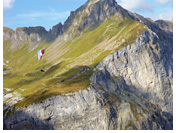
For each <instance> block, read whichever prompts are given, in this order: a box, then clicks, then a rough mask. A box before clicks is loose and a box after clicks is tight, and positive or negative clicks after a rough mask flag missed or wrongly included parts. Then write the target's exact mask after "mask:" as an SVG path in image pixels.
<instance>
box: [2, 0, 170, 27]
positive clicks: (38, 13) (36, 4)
mask: <svg viewBox="0 0 176 133" xmlns="http://www.w3.org/2000/svg"><path fill="white" fill-rule="evenodd" d="M86 1H87V0H3V26H5V27H9V28H12V29H14V30H15V29H16V28H17V27H29V26H43V27H45V28H46V30H49V29H51V28H52V26H54V25H56V24H58V23H59V22H62V23H64V22H65V20H66V19H67V18H68V16H69V14H70V11H74V10H76V9H77V8H78V7H80V6H81V5H83V4H84V3H85V2H86ZM116 1H117V3H118V4H119V5H121V6H122V7H124V8H125V9H127V10H130V11H132V12H136V13H138V14H140V15H142V16H144V17H150V18H151V19H153V20H157V19H166V20H172V19H173V0H116Z"/></svg>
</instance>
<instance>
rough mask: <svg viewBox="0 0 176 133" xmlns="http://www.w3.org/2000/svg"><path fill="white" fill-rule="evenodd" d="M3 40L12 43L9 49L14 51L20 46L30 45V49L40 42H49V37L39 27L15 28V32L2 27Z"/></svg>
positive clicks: (43, 29)
mask: <svg viewBox="0 0 176 133" xmlns="http://www.w3.org/2000/svg"><path fill="white" fill-rule="evenodd" d="M3 39H4V40H8V41H10V42H11V43H12V45H11V47H10V48H11V49H12V50H14V49H16V48H18V47H19V46H20V45H22V44H30V47H31V48H35V47H36V46H37V45H38V43H41V41H49V40H51V37H50V35H49V34H48V32H47V31H46V30H45V28H43V27H41V26H38V27H28V28H27V27H23V28H17V29H16V30H15V31H13V30H12V29H10V28H6V27H4V28H3Z"/></svg>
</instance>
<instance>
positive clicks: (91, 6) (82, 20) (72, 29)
mask: <svg viewBox="0 0 176 133" xmlns="http://www.w3.org/2000/svg"><path fill="white" fill-rule="evenodd" d="M116 14H118V16H119V19H122V18H123V16H124V15H123V14H124V13H123V8H122V7H121V6H119V5H118V4H117V2H116V1H115V0H88V1H87V2H86V3H85V4H84V5H82V6H81V7H80V8H78V9H77V10H75V11H71V13H70V16H69V17H68V19H67V20H66V21H65V23H64V25H63V31H64V32H65V31H66V32H67V33H68V32H69V33H73V34H77V33H79V32H81V31H82V30H83V29H85V28H88V29H94V28H95V27H97V26H98V25H99V24H101V23H102V22H104V21H105V20H107V19H109V18H111V17H113V16H114V15H116Z"/></svg>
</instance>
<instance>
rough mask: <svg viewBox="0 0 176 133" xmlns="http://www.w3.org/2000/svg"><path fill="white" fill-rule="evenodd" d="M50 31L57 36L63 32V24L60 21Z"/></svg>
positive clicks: (54, 36)
mask: <svg viewBox="0 0 176 133" xmlns="http://www.w3.org/2000/svg"><path fill="white" fill-rule="evenodd" d="M49 33H50V34H51V35H52V37H53V38H57V37H58V36H59V35H62V34H63V25H62V23H59V24H57V25H55V26H53V27H52V29H50V31H49Z"/></svg>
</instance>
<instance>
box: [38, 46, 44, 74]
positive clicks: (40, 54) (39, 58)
mask: <svg viewBox="0 0 176 133" xmlns="http://www.w3.org/2000/svg"><path fill="white" fill-rule="evenodd" d="M44 53H45V50H44V49H40V50H38V51H37V55H38V61H40V60H41V59H42V56H43V54H44ZM40 71H41V72H45V71H44V70H43V69H41V70H40Z"/></svg>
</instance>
